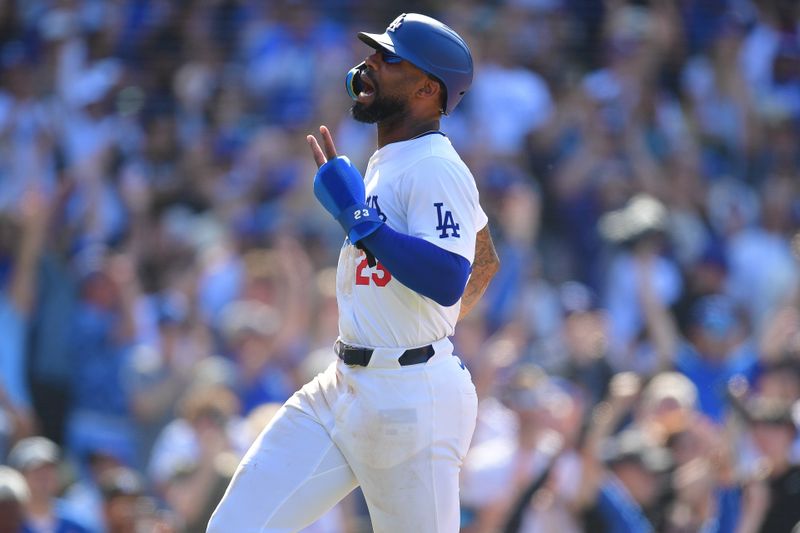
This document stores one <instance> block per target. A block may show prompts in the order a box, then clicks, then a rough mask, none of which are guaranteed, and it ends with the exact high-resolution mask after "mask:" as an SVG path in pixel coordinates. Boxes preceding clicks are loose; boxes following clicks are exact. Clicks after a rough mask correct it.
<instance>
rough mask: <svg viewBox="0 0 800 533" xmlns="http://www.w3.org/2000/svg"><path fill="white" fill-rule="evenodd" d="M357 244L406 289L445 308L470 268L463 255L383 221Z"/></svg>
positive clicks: (458, 292)
mask: <svg viewBox="0 0 800 533" xmlns="http://www.w3.org/2000/svg"><path fill="white" fill-rule="evenodd" d="M361 243H363V245H364V247H365V248H367V249H368V250H369V251H370V252H371V253H372V254H373V255H374V256H375V257H377V258H378V260H380V262H381V263H382V264H383V266H385V267H386V269H387V270H388V271H389V273H390V274H391V275H392V276H393V277H395V278H397V280H398V281H400V283H402V284H403V285H405V286H406V287H408V288H409V289H411V290H413V291H415V292H418V293H419V294H421V295H423V296H427V297H428V298H431V299H432V300H434V301H435V302H436V303H438V304H439V305H443V306H445V307H449V306H451V305H453V304H455V303H456V302H457V301H458V299H459V298H461V294H462V293H463V292H464V287H466V285H467V279H468V278H469V274H470V270H471V267H470V264H469V261H467V259H466V258H464V257H462V256H460V255H458V254H456V253H453V252H449V251H447V250H444V249H442V248H439V247H438V246H436V245H435V244H431V243H429V242H428V241H426V240H424V239H420V238H418V237H412V236H410V235H405V234H403V233H398V232H396V231H394V230H393V229H392V228H390V227H389V226H387V225H386V224H383V225H382V226H381V227H380V228H379V229H378V230H377V231H376V232H374V233H372V234H371V235H368V236H366V237H364V238H363V239H362V240H361Z"/></svg>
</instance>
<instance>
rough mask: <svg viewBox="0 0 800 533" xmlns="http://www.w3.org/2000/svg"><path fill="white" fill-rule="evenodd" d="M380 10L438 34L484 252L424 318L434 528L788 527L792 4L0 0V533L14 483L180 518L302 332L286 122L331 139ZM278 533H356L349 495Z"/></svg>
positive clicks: (351, 134) (270, 403)
mask: <svg viewBox="0 0 800 533" xmlns="http://www.w3.org/2000/svg"><path fill="white" fill-rule="evenodd" d="M411 11H418V12H423V13H426V14H430V15H434V16H437V17H440V18H442V19H443V20H444V21H446V22H447V23H448V24H450V25H451V26H453V27H454V28H455V29H457V30H458V31H459V32H460V33H461V34H462V35H463V36H464V37H465V39H466V40H467V42H469V43H470V45H471V46H472V50H473V55H474V57H475V59H476V75H475V81H474V85H473V87H472V90H471V91H470V92H469V93H468V94H467V96H466V97H465V99H464V101H463V102H462V104H461V105H460V106H459V108H458V109H457V110H456V112H455V113H454V114H453V115H452V116H451V117H448V118H446V119H445V120H444V121H443V130H444V131H445V132H446V133H447V134H448V136H449V137H450V138H451V140H452V142H453V144H454V145H455V146H456V148H457V149H458V150H459V152H460V154H461V155H462V157H463V158H464V159H465V161H466V162H467V163H468V165H469V166H470V168H471V169H472V171H473V173H474V175H475V178H476V180H477V182H478V186H479V189H480V191H481V199H482V204H483V205H484V208H485V210H486V211H487V213H488V214H489V217H490V224H491V227H492V229H493V235H494V239H495V242H496V245H497V248H498V253H499V255H500V259H501V261H502V267H501V270H500V272H499V273H498V275H497V277H496V278H495V280H494V281H493V283H492V285H491V286H490V288H489V290H488V292H487V294H486V296H485V297H484V299H483V301H482V303H481V305H480V306H479V308H478V309H476V310H475V311H474V312H473V313H472V314H471V315H470V316H469V317H467V318H466V319H465V320H464V321H463V322H462V323H461V324H460V325H459V327H458V329H457V332H456V337H455V344H456V346H457V350H458V353H459V354H461V356H462V359H463V360H464V361H465V362H466V363H467V364H468V365H469V367H470V369H471V371H472V373H473V376H474V378H475V381H476V384H477V386H478V391H479V395H480V397H481V409H480V415H479V422H478V429H477V431H476V435H475V439H474V443H473V447H472V451H471V452H470V455H469V456H468V457H467V460H466V463H465V467H464V475H463V483H462V500H463V502H462V503H463V507H464V512H463V515H464V520H463V523H464V528H463V531H465V532H471V533H480V532H492V531H498V530H500V529H501V528H506V527H507V525H509V524H510V526H509V527H510V529H509V528H506V529H505V530H506V531H512V530H517V531H524V532H552V531H559V533H568V532H572V531H575V532H580V531H584V530H585V531H601V528H600V526H599V525H598V523H599V522H598V520H599V519H598V514H599V515H602V514H603V511H604V510H605V511H609V510H610V512H612V514H613V512H615V511H616V512H617V514H618V515H619V516H622V517H623V518H620V522H619V523H618V524H616V525H615V526H613V527H611V526H609V529H608V530H609V531H647V530H648V529H647V527H648V526H647V525H645V523H644V522H641V521H639V522H636V520H637V518H636V517H639V518H641V517H642V516H645V514H646V516H647V517H648V520H649V521H650V522H651V525H652V527H654V528H655V530H657V531H669V532H679V531H680V532H689V531H704V532H717V531H719V532H723V531H734V530H737V529H736V528H737V527H738V528H740V529H738V531H759V530H762V531H770V532H773V533H774V532H778V533H780V532H782V531H787V532H788V531H791V529H792V526H793V525H794V523H796V522H797V521H800V482H799V481H800V468H798V467H797V466H795V462H796V461H797V460H800V455H799V453H800V446H798V443H800V440H798V439H797V432H796V427H795V417H794V410H793V407H794V406H795V404H796V402H797V400H798V398H800V308H798V303H799V300H798V298H799V297H800V296H799V295H798V288H799V287H800V267H799V264H798V256H799V255H800V233H798V229H800V194H798V193H799V192H800V191H799V189H800V149H798V148H800V9H799V8H798V7H797V2H794V1H792V0H651V1H625V0H606V1H601V0H507V1H499V0H498V1H493V2H476V1H458V2H456V1H452V2H444V1H442V2H433V1H431V2H422V1H406V2H402V3H401V2H394V1H389V2H363V1H360V0H328V1H324V0H320V1H312V0H280V1H255V0H181V1H172V2H170V1H166V0H143V1H133V0H116V1H111V0H109V1H100V0H97V1H91V0H83V1H82V0H63V1H57V0H52V1H46V0H25V1H22V0H19V1H12V0H6V1H4V2H0V287H1V290H0V392H1V393H2V394H0V405H1V406H2V410H0V413H2V416H0V459H2V460H3V463H4V464H6V465H8V466H6V467H0V496H2V497H0V500H2V502H0V503H2V505H0V531H3V532H5V531H12V532H16V531H17V529H16V526H14V525H13V524H12V518H11V516H12V514H13V512H14V501H15V500H17V499H21V500H25V501H23V502H22V505H23V506H25V507H26V509H27V511H25V512H26V513H27V516H28V520H29V522H30V521H31V520H32V521H33V522H36V521H37V520H38V521H39V522H40V523H41V522H46V521H47V517H48V516H49V517H68V518H69V519H71V520H74V521H77V522H80V523H83V524H84V525H85V527H87V528H89V530H90V531H109V532H114V533H116V532H124V531H202V530H203V529H202V524H203V523H204V521H205V520H206V518H207V516H208V515H209V513H210V511H211V510H212V509H213V506H214V504H215V503H216V501H217V500H218V498H219V496H220V494H221V493H220V490H222V489H224V486H225V480H226V476H228V475H229V474H230V471H231V467H232V465H233V466H235V464H236V461H237V459H238V457H239V456H240V454H241V453H242V452H243V450H244V449H246V447H247V446H248V445H249V443H250V441H251V440H252V438H254V435H255V434H257V432H258V430H259V429H260V428H261V427H262V426H263V424H264V423H265V421H266V420H268V419H269V417H270V416H271V415H272V414H273V413H274V410H275V405H276V404H275V402H282V401H283V400H285V399H286V398H287V397H288V395H289V394H291V393H292V391H294V390H295V389H296V388H297V387H298V386H299V385H301V384H302V383H304V382H305V381H306V380H308V379H309V378H310V377H311V376H313V375H314V373H315V372H317V371H319V370H320V369H321V368H322V367H324V365H326V364H327V363H328V362H329V361H330V360H331V359H332V357H333V354H332V350H331V346H332V343H333V341H334V339H335V337H336V304H335V295H334V278H335V271H334V267H335V260H336V255H337V251H338V247H339V244H340V242H341V234H340V230H339V228H338V226H337V225H336V224H332V223H331V221H330V220H329V217H328V216H327V214H326V213H325V212H324V211H323V210H322V209H321V208H320V207H319V206H318V205H317V203H316V201H315V200H314V199H313V195H312V193H311V190H310V184H311V178H312V176H313V174H314V170H315V168H314V163H313V161H312V158H311V157H310V154H309V153H308V148H307V146H306V143H305V134H306V133H308V132H312V131H314V130H315V129H316V127H317V126H318V125H319V124H322V123H324V124H328V125H329V126H331V128H332V129H333V131H334V135H335V136H336V139H337V146H338V148H339V150H340V152H341V153H345V154H348V155H349V156H350V157H351V159H352V160H354V161H355V162H356V163H357V164H358V165H359V166H361V167H362V168H363V167H364V165H365V164H366V160H367V159H368V157H369V155H370V154H371V153H372V151H373V150H374V132H373V129H372V128H373V127H371V126H365V125H361V124H357V123H355V122H353V121H352V120H351V119H349V118H348V107H349V102H348V99H347V96H346V93H345V91H344V87H343V79H344V74H345V73H346V72H347V70H348V69H349V68H350V67H351V66H353V65H354V64H356V63H358V62H360V61H361V60H362V58H363V57H364V55H365V54H366V53H367V50H365V48H364V46H363V44H361V43H360V42H359V41H358V40H357V39H355V33H356V32H357V31H360V30H364V29H366V30H369V31H378V30H380V29H381V28H383V27H385V26H386V24H387V23H388V22H389V21H391V20H392V19H393V18H394V17H395V16H396V15H397V14H399V13H401V12H411ZM31 436H45V437H47V438H49V439H51V440H52V441H54V442H55V443H57V444H58V446H59V449H54V448H53V446H52V445H51V444H50V443H48V442H47V441H43V440H41V439H33V440H31V439H30V438H29V437H31ZM26 438H27V439H26ZM15 445H17V446H16V448H15ZM121 467H124V468H123V469H121ZM15 470H16V471H21V472H22V473H23V474H24V477H25V482H26V483H27V485H28V487H27V489H26V488H25V487H23V486H21V484H20V481H19V477H18V476H17V475H16V474H15ZM620 486H622V487H624V489H623V490H620V489H619V487H620ZM532 488H536V489H537V490H535V491H534V494H533V495H532V496H531V497H527V496H528V495H527V494H525V493H526V491H527V492H531V490H527V489H532ZM615 490H616V493H615V492H614V491H615ZM614 494H616V495H617V496H619V495H620V494H622V495H623V496H622V497H618V498H616V499H615V498H614V497H613V495H614ZM620 498H621V499H620ZM642 509H643V510H644V511H645V513H644V514H637V513H639V511H640V510H642ZM626 513H627V514H626ZM631 517H634V518H631ZM30 523H32V522H30ZM606 524H607V526H608V525H609V524H608V522H606ZM614 527H616V528H617V529H614ZM515 528H516V529H515ZM626 528H627V529H626ZM309 531H315V532H331V533H334V532H348V533H349V532H360V531H369V526H368V522H367V518H366V513H365V510H364V507H363V504H362V502H361V500H360V499H359V497H358V494H357V493H356V494H354V495H353V496H352V497H349V498H348V499H347V500H345V501H344V502H343V503H342V504H341V505H340V506H338V507H336V508H335V509H334V510H333V511H332V512H331V513H330V514H329V515H327V516H326V517H325V518H324V519H323V520H322V521H321V522H320V523H318V524H316V525H314V526H312V528H310V529H309Z"/></svg>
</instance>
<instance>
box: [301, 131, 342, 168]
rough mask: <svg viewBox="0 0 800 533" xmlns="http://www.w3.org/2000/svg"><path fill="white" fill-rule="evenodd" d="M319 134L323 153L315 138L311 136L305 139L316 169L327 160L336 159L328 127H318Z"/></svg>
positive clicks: (334, 147)
mask: <svg viewBox="0 0 800 533" xmlns="http://www.w3.org/2000/svg"><path fill="white" fill-rule="evenodd" d="M319 132H320V133H321V134H322V144H323V146H325V150H324V151H323V150H322V148H320V146H319V143H318V142H317V138H316V137H314V136H313V135H308V136H307V137H306V140H307V141H308V145H309V146H310V147H311V153H312V154H313V156H314V162H315V163H317V168H319V167H321V166H322V165H324V164H325V163H327V162H328V160H330V159H333V158H334V157H336V146H335V145H334V144H333V137H332V136H331V132H330V130H328V127H327V126H324V125H323V126H320V127H319Z"/></svg>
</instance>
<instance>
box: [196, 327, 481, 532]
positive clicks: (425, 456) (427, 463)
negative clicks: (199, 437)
mask: <svg viewBox="0 0 800 533" xmlns="http://www.w3.org/2000/svg"><path fill="white" fill-rule="evenodd" d="M434 348H435V349H436V354H435V355H434V356H433V357H432V358H431V359H430V360H429V361H428V362H427V363H424V364H418V365H412V366H405V367H400V366H399V364H398V363H397V357H398V356H399V352H398V350H388V349H377V350H375V352H374V353H373V356H372V358H371V359H370V363H369V366H368V367H348V366H347V365H345V364H344V363H342V362H341V361H336V362H334V363H332V364H331V365H330V366H329V367H328V369H327V370H326V371H325V372H323V373H321V374H319V375H318V376H317V377H316V378H314V379H313V380H312V381H311V382H309V383H308V384H307V385H305V386H304V387H303V388H302V389H301V390H299V391H298V392H296V393H295V394H294V396H292V397H291V398H290V399H289V400H288V401H287V402H286V404H285V405H284V406H283V407H282V408H281V410H280V411H279V412H278V414H277V415H276V416H275V418H274V419H273V420H272V422H270V424H269V425H268V426H267V427H266V428H264V430H263V431H262V433H261V435H260V436H259V437H258V439H257V440H256V441H255V443H254V444H253V446H252V447H251V448H250V450H249V451H248V452H247V454H246V455H245V457H244V458H243V459H242V462H241V464H240V465H239V467H238V468H237V470H236V473H235V474H234V477H233V479H232V480H231V483H230V485H229V486H228V489H227V491H226V492H225V496H224V497H223V498H222V501H220V503H219V505H218V507H217V509H216V511H214V515H213V516H212V517H211V521H210V522H209V525H208V533H231V532H236V533H266V532H270V533H278V532H281V533H283V532H287V533H288V532H294V531H298V530H300V529H302V528H303V527H305V526H307V525H309V524H311V523H312V522H314V521H315V520H316V519H317V518H318V517H319V516H321V515H322V514H323V513H325V512H326V511H327V510H328V509H330V508H331V507H333V505H335V504H336V503H337V502H338V501H339V500H341V499H342V498H344V497H345V496H346V495H347V494H348V493H349V492H350V491H352V490H353V489H354V488H355V487H356V486H358V485H360V486H361V489H362V491H363V492H364V497H365V499H366V501H367V505H368V508H369V513H370V518H371V520H372V525H373V530H374V531H375V532H376V533H440V532H441V533H455V532H457V531H458V530H459V495H458V477H459V469H460V466H461V461H462V459H463V457H464V455H465V454H466V452H467V449H468V447H469V442H470V440H471V438H472V432H473V430H474V429H475V417H476V414H477V397H476V394H475V387H474V386H473V384H472V380H471V378H470V375H469V372H468V371H467V370H466V369H464V368H463V366H462V365H461V362H460V361H459V359H458V358H457V357H454V356H453V355H452V345H451V344H450V342H449V340H447V339H443V340H442V341H437V342H436V343H434Z"/></svg>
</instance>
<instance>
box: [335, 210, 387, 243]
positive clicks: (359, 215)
mask: <svg viewBox="0 0 800 533" xmlns="http://www.w3.org/2000/svg"><path fill="white" fill-rule="evenodd" d="M336 220H337V222H339V224H340V225H341V226H342V228H344V231H345V233H347V238H348V239H350V242H351V243H353V244H357V243H358V241H360V240H361V239H363V238H364V237H366V236H368V235H371V234H372V233H374V232H375V231H377V230H378V228H380V227H381V225H383V221H382V220H381V218H380V217H379V216H378V211H377V210H376V209H373V208H371V207H368V206H367V205H366V204H353V205H351V206H350V207H347V208H345V209H343V210H342V212H341V213H339V216H338V217H336Z"/></svg>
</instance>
